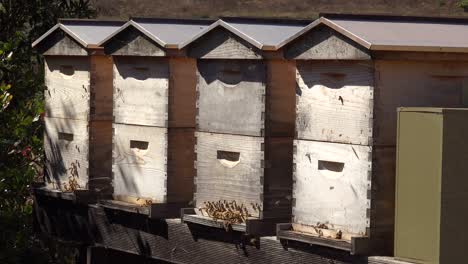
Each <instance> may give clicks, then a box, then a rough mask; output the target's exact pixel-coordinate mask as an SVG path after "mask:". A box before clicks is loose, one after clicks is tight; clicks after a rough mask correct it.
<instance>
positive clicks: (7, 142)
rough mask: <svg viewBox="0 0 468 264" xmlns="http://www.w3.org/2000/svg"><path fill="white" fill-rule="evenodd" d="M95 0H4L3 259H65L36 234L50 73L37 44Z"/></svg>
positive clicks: (0, 109)
mask: <svg viewBox="0 0 468 264" xmlns="http://www.w3.org/2000/svg"><path fill="white" fill-rule="evenodd" d="M93 15H94V11H93V10H92V8H91V7H90V4H89V0H33V1H32V0H15V1H11V0H0V28H1V30H0V263H63V258H60V257H58V255H57V254H55V253H53V254H49V253H50V252H52V251H53V250H52V251H51V249H50V248H44V243H42V242H40V241H39V240H38V239H37V238H35V237H34V234H33V230H32V198H31V193H30V185H31V183H32V182H33V180H35V179H37V178H40V177H42V167H43V158H44V157H43V142H42V137H43V135H42V124H41V118H40V117H41V115H42V113H43V112H44V105H43V91H44V88H45V87H44V77H43V76H44V73H43V66H42V65H43V61H42V57H41V55H40V54H38V53H37V51H35V50H34V49H32V48H31V43H32V42H33V41H34V40H35V39H37V38H38V37H39V36H40V35H42V34H43V33H45V32H46V31H47V30H48V29H50V28H51V27H52V26H53V25H54V24H56V22H57V19H58V18H60V17H92V16H93Z"/></svg>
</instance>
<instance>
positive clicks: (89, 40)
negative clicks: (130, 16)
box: [61, 20, 123, 45]
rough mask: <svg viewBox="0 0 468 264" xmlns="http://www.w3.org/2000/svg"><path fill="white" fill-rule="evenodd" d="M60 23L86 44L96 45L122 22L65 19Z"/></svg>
mask: <svg viewBox="0 0 468 264" xmlns="http://www.w3.org/2000/svg"><path fill="white" fill-rule="evenodd" d="M61 24H62V25H63V26H65V27H66V28H67V29H68V30H70V31H71V32H73V33H74V34H75V35H77V36H78V37H79V38H80V39H82V40H83V41H84V42H86V44H87V45H97V44H98V43H99V42H101V41H102V40H103V39H104V38H106V37H107V36H109V35H110V34H112V33H114V32H115V31H116V30H117V29H119V27H120V26H122V25H123V22H118V21H96V20H89V21H88V20H65V21H61Z"/></svg>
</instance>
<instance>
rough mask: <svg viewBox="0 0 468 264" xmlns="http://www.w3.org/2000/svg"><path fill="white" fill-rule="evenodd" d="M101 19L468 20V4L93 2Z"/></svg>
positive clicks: (432, 0)
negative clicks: (333, 16)
mask: <svg viewBox="0 0 468 264" xmlns="http://www.w3.org/2000/svg"><path fill="white" fill-rule="evenodd" d="M91 1H92V4H93V5H94V7H95V8H96V10H97V11H98V18H113V19H127V18H129V17H131V16H143V17H173V18H215V17H218V16H254V17H283V18H307V19H314V18H316V17H317V15H318V14H319V13H324V12H328V13H360V14H368V13H372V14H392V15H421V16H458V17H459V16H468V12H465V10H464V8H462V7H460V3H463V2H465V3H466V5H467V6H468V0H263V1H262V0H238V1H235V0H91Z"/></svg>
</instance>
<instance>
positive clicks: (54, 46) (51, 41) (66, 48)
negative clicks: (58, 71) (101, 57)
mask: <svg viewBox="0 0 468 264" xmlns="http://www.w3.org/2000/svg"><path fill="white" fill-rule="evenodd" d="M40 45H41V46H40V47H39V51H40V52H41V53H42V54H43V55H58V56H87V55H88V52H87V51H86V49H85V48H83V47H82V46H81V45H80V44H78V42H76V41H75V40H74V39H72V38H70V37H69V36H68V35H67V34H66V33H64V32H63V31H61V30H60V31H56V32H55V33H52V34H51V35H50V36H49V37H48V38H47V40H46V41H45V43H43V44H40Z"/></svg>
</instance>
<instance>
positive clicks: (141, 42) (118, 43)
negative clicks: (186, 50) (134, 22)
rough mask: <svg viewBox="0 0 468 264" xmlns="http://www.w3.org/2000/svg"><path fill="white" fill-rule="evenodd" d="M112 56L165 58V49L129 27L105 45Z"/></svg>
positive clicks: (105, 48) (106, 50)
mask: <svg viewBox="0 0 468 264" xmlns="http://www.w3.org/2000/svg"><path fill="white" fill-rule="evenodd" d="M104 50H105V52H106V54H110V55H112V56H149V57H161V56H165V55H166V52H165V51H164V49H163V48H162V47H161V46H159V45H158V44H156V43H155V42H154V41H153V40H151V39H150V38H148V37H147V36H145V35H144V34H143V33H141V32H140V31H139V30H137V29H135V28H134V27H133V26H131V27H128V28H126V29H124V30H123V31H121V32H120V33H119V34H117V35H116V36H114V37H113V38H112V39H111V40H109V41H108V42H107V43H105V44H104Z"/></svg>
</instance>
